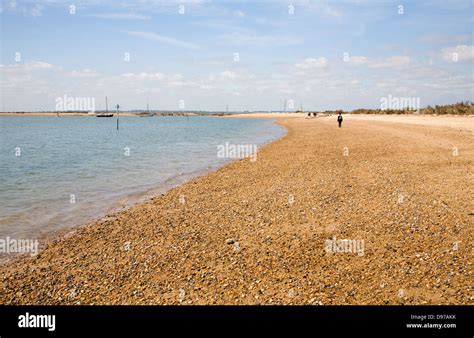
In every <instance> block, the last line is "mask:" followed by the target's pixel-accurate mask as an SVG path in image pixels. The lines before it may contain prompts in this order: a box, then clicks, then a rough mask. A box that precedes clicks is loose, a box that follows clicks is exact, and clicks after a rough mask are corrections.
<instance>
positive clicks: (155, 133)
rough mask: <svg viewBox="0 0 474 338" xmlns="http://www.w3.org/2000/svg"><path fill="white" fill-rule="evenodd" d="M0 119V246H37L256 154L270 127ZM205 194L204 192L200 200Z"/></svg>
mask: <svg viewBox="0 0 474 338" xmlns="http://www.w3.org/2000/svg"><path fill="white" fill-rule="evenodd" d="M119 119H120V124H119V126H120V127H119V130H117V129H116V117H112V118H97V117H92V116H91V117H85V116H68V117H54V116H51V117H49V116H48V117H45V116H34V117H31V116H8V117H5V116H2V117H0V172H1V174H0V238H5V237H10V238H39V237H41V236H44V235H47V234H48V233H53V232H55V231H58V230H65V229H68V228H69V227H71V226H73V225H79V224H82V223H86V222H89V221H92V220H93V219H95V218H97V217H102V216H105V215H106V214H107V213H109V212H112V211H115V210H117V208H118V207H123V206H126V205H130V204H131V203H132V204H133V202H136V201H137V200H139V199H140V198H142V199H143V198H144V197H150V196H151V195H153V194H155V193H157V192H159V191H164V190H166V189H169V188H170V187H172V186H174V185H177V184H179V183H182V182H185V181H186V180H189V179H190V178H192V177H194V176H197V175H199V174H203V173H205V172H206V171H209V170H212V169H215V168H217V167H219V166H222V165H224V164H225V163H226V162H228V161H230V159H226V158H222V156H218V147H219V146H222V145H223V144H226V142H228V144H235V145H239V144H245V145H249V144H250V145H257V146H261V145H263V144H265V143H268V142H269V141H272V140H275V139H277V138H279V137H281V136H282V135H283V134H284V133H285V131H284V129H283V128H282V127H280V126H278V125H277V124H275V123H274V122H273V121H271V120H258V119H239V118H219V117H208V116H190V117H185V116H184V117H178V116H174V117H172V116H170V117H162V116H159V117H157V116H154V117H133V116H120V118H119ZM203 193H204V192H203Z"/></svg>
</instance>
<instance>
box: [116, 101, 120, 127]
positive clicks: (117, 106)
mask: <svg viewBox="0 0 474 338" xmlns="http://www.w3.org/2000/svg"><path fill="white" fill-rule="evenodd" d="M115 108H117V130H119V114H118V111H119V108H120V106H119V105H116V106H115Z"/></svg>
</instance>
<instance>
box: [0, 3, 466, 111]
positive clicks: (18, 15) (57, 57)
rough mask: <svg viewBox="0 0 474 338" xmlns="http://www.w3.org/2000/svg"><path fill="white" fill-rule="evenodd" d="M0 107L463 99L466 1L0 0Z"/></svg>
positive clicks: (263, 106) (339, 105) (315, 106)
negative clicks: (86, 101) (78, 102)
mask: <svg viewBox="0 0 474 338" xmlns="http://www.w3.org/2000/svg"><path fill="white" fill-rule="evenodd" d="M0 11H1V31H0V35H1V54H0V56H1V60H0V76H1V78H0V84H1V90H2V93H1V110H2V111H44V110H55V106H56V103H57V99H58V98H62V97H64V96H65V95H66V96H67V97H73V98H80V97H87V98H94V99H95V106H96V110H101V109H104V108H105V96H107V97H108V100H109V108H110V107H111V106H113V105H115V104H119V105H120V107H121V110H133V109H145V108H146V104H147V102H148V103H149V107H150V109H162V110H212V111H225V110H226V109H227V107H228V109H229V111H246V110H249V111H255V110H287V111H292V110H297V109H300V108H301V107H302V108H303V109H304V110H326V109H327V110H333V109H344V110H352V109H357V108H380V106H381V101H382V100H383V99H384V98H388V97H397V98H419V102H420V105H421V106H422V107H424V106H427V105H432V106H434V105H437V104H439V105H442V104H451V103H455V102H459V101H474V46H473V45H474V42H473V27H474V1H473V0H450V1H439V0H427V1H424V0H417V1H414V0H411V1H393V0H373V1H368V0H367V1H364V0H338V1H319V0H314V1H310V0H300V1H297V0H295V1H290V0H268V1H264V0H256V1H249V0H221V1H206V0H189V1H184V0H183V1H180V0H169V1H163V0H160V1H156V0H155V1H154V0H137V1H132V0H125V1H124V0H117V1H103V0H90V1H84V0H69V1H63V0H43V1H32V0H25V1H22V0H15V1H10V0H2V7H1V9H0Z"/></svg>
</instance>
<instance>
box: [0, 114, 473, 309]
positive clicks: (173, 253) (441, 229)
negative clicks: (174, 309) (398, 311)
mask: <svg viewBox="0 0 474 338" xmlns="http://www.w3.org/2000/svg"><path fill="white" fill-rule="evenodd" d="M466 121H467V120H466ZM278 122H279V123H281V124H282V125H284V126H285V127H286V128H288V135H287V136H286V137H284V138H282V139H281V140H278V141H276V142H274V143H272V144H270V145H268V146H266V147H264V148H263V149H260V150H259V152H258V157H257V161H251V160H249V159H242V160H238V161H235V162H232V163H230V164H229V165H227V166H225V167H223V168H221V169H219V170H217V171H215V172H212V173H210V174H208V175H206V176H203V177H200V178H196V179H194V180H192V181H190V182H188V183H186V184H184V185H182V186H180V187H177V188H175V189H173V190H170V191H169V192H167V193H166V194H163V195H161V196H157V197H155V198H153V199H151V200H149V201H147V202H145V203H142V204H140V205H137V206H134V207H132V208H130V209H127V210H124V211H121V212H119V213H117V214H113V215H109V216H108V217H107V218H104V219H103V220H101V221H99V222H97V223H94V224H90V225H87V226H85V227H82V228H80V229H79V230H77V231H75V232H74V233H73V234H72V235H70V236H67V237H62V238H59V239H57V240H55V241H53V242H52V243H51V244H49V245H48V247H47V248H46V249H45V250H44V251H42V252H41V253H40V254H39V255H37V256H35V257H21V258H18V259H15V260H14V261H12V262H10V263H8V264H7V265H4V266H2V267H0V303H2V304H314V305H327V304H473V303H474V302H473V297H472V295H473V293H472V235H473V220H474V206H473V200H474V198H473V197H474V188H473V182H474V180H473V159H474V150H473V147H472V146H473V144H474V142H473V134H472V132H471V131H467V130H459V129H455V128H447V127H440V126H428V125H413V124H397V123H384V122H382V121H364V120H350V119H349V120H347V121H344V123H343V128H341V129H339V128H337V123H336V120H335V116H331V117H325V118H313V119H305V118H304V117H293V118H287V117H283V118H279V119H278ZM183 197H184V198H183ZM341 240H346V241H341ZM348 244H351V245H349V246H348Z"/></svg>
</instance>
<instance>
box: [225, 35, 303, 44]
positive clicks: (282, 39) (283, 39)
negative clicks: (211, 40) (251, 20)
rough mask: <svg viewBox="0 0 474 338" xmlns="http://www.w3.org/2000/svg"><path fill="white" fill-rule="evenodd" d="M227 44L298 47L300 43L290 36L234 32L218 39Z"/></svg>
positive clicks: (297, 39)
mask: <svg viewBox="0 0 474 338" xmlns="http://www.w3.org/2000/svg"><path fill="white" fill-rule="evenodd" d="M219 38H220V39H221V40H223V41H225V43H227V44H232V45H237V46H258V47H268V46H282V45H298V44H301V43H302V41H301V40H300V39H299V38H295V37H291V36H276V35H258V34H255V33H243V32H234V33H231V34H223V35H221V36H220V37H219Z"/></svg>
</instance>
